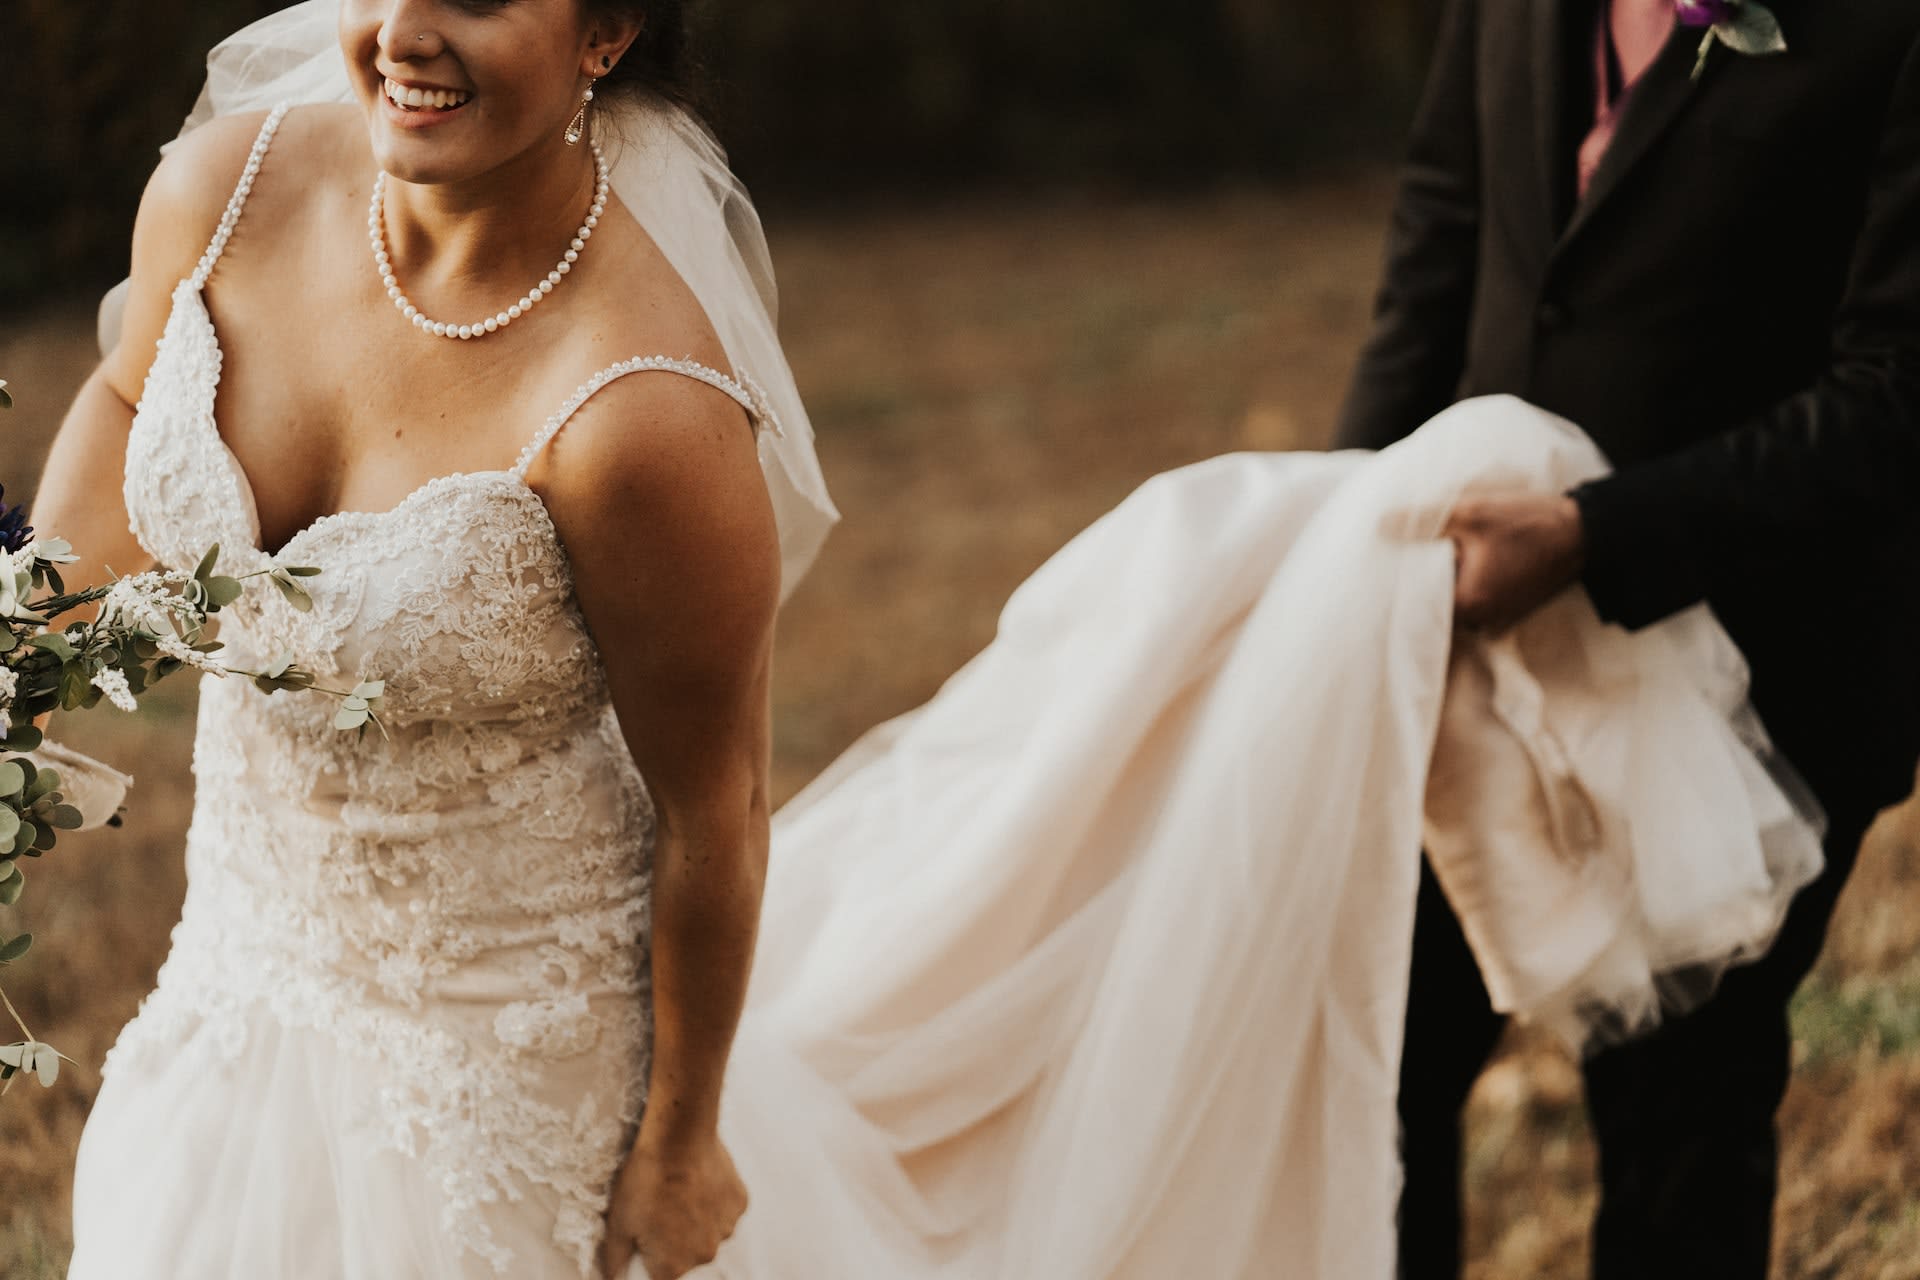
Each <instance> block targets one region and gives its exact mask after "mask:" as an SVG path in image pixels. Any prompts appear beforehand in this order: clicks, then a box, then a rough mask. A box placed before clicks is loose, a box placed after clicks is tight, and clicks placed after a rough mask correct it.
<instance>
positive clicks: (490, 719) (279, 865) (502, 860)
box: [108, 108, 764, 1275]
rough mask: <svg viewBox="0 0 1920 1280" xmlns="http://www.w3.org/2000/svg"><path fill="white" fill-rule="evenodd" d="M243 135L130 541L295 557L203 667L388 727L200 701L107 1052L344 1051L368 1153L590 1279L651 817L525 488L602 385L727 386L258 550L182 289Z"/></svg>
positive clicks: (628, 1060)
mask: <svg viewBox="0 0 1920 1280" xmlns="http://www.w3.org/2000/svg"><path fill="white" fill-rule="evenodd" d="M284 110H285V109H284V108H282V109H279V110H276V111H275V112H274V113H273V114H272V115H271V116H270V117H269V118H268V120H267V122H266V124H265V126H264V127H263V128H262V130H261V132H260V136H259V139H258V141H257V142H256V144H255V146H254V150H253V153H252V155H251V156H250V157H249V160H248V164H247V168H246V171H245V173H244V175H243V177H242V178H241V180H240V185H239V187H238V189H237V190H236V191H235V193H234V197H233V201H232V203H231V204H230V205H229V208H228V212H227V216H226V217H225V218H224V219H223V220H222V222H221V227H220V231H219V233H218V234H217V235H216V236H215V238H214V241H213V243H212V245H211V246H209V248H208V251H207V254H206V256H205V257H204V258H203V259H202V260H201V262H200V265H199V267H198V269H196V271H195V272H194V273H193V275H191V276H189V277H188V278H187V279H185V280H183V281H181V283H180V285H179V286H178V288H177V289H176V290H175V291H174V294H173V306H172V311H171V314H170V315H169V317H168V320H167V324H166V329H165V332H164V336H163V337H162V338H161V339H160V342H159V346H158V350H157V352H156V354H155V358H154V362H153V365H152V367H151V370H150V372H149V373H148V377H147V382H146V387H145V390H144V393H143V395H142V399H141V402H140V405H139V406H138V410H137V413H136V415H135V418H134V423H133V429H132V434H131V436H130V438H129V442H128V450H127V472H126V502H127V510H128V513H129V516H130V518H131V522H132V527H133V531H134V533H135V534H136V535H137V536H138V537H139V539H140V542H141V544H142V545H143V546H144V547H145V548H146V549H147V550H148V552H149V553H151V554H152V555H153V556H155V557H156V558H157V559H158V560H159V561H160V562H161V563H162V564H165V565H168V566H175V567H191V566H192V565H193V564H194V563H195V562H196V561H197V560H198V558H199V557H200V556H201V555H202V554H203V553H204V552H205V550H206V549H207V548H208V547H209V546H211V545H212V544H214V543H218V544H219V545H220V547H221V549H222V553H221V571H222V572H225V573H231V574H244V573H250V572H254V571H256V570H260V569H264V568H267V567H269V566H271V565H272V564H274V563H275V562H276V560H277V561H278V562H279V563H282V564H288V565H300V564H307V565H314V566H318V567H319V568H320V569H321V570H322V572H321V573H320V575H319V576H317V577H313V578H307V579H304V580H303V585H305V586H307V588H308V589H309V591H310V594H311V596H312V600H313V607H312V609H311V611H309V612H304V613H303V612H299V611H296V610H295V609H294V608H293V607H292V606H291V605H290V604H289V603H288V602H287V601H286V600H285V599H283V598H282V597H281V596H280V595H279V593H277V592H275V591H273V590H271V589H270V588H269V589H254V590H250V591H249V592H248V593H247V594H246V595H245V596H244V597H243V598H242V599H241V601H239V602H238V603H237V604H236V605H233V606H230V607H229V608H228V609H226V610H224V611H223V612H222V615H221V617H222V619H223V623H222V631H221V639H222V640H223V641H225V642H226V645H227V649H226V651H225V652H224V653H223V654H222V657H223V658H225V659H227V660H228V661H229V662H230V664H231V665H234V666H238V667H255V668H256V669H257V665H260V664H264V663H266V662H269V661H271V660H273V659H275V658H277V657H279V656H282V655H287V654H290V655H291V656H292V657H293V659H294V660H296V661H298V662H299V663H301V664H303V665H305V666H307V667H309V668H310V669H312V670H313V671H315V672H317V673H319V675H320V676H321V680H320V683H321V684H322V685H325V686H328V687H335V688H342V687H351V686H352V685H353V684H354V683H356V682H357V681H360V680H382V681H384V682H385V696H384V702H383V709H382V712H381V718H382V720H383V722H384V724H385V727H386V730H387V734H388V735H390V736H383V735H381V734H380V733H377V732H372V731H368V732H366V733H365V734H363V735H359V736H356V735H355V734H354V733H352V732H342V731H340V730H337V729H335V728H334V727H333V717H334V714H335V711H336V704H335V703H334V701H333V700H332V699H330V698H326V697H324V696H320V695H302V694H280V695H277V696H269V695H266V694H263V693H261V692H259V691H258V690H257V689H255V688H254V687H253V686H252V685H251V684H250V683H248V682H246V681H243V680H238V679H219V678H215V677H212V676H209V677H207V678H206V679H205V681H204V682H203V688H202V701H201V712H200V724H199V730H198V735H197V739H196V743H195V748H194V761H193V767H194V773H195V778H196V787H197V793H196V799H195V806H194V816H193V822H192V826H191V829H190V831H189V833H188V837H187V868H188V878H189V888H188V894H187V901H186V905H185V908H184V911H183V915H182V919H181V922H180V924H179V926H178V927H177V928H176V930H175V932H174V937H173V947H172V950H171V952H170V954H169V957H168V959H167V962H166V964H165V967H164V968H163V969H162V971H161V976H160V980H159V984H158V987H157V989H156V990H155V992H154V993H153V994H152V995H151V996H150V997H149V998H148V1000H147V1001H146V1003H145V1004H143V1006H142V1009H141V1012H140V1015H139V1016H138V1018H136V1020H135V1021H134V1022H133V1023H132V1024H130V1025H129V1027H128V1029H127V1031H126V1032H125V1033H124V1034H123V1035H122V1037H121V1040H120V1042H119V1043H118V1044H117V1045H116V1047H115V1049H114V1051H113V1053H112V1055H111V1056H110V1058H109V1062H108V1069H109V1070H111V1071H122V1070H138V1069H139V1062H140V1060H141V1058H142V1057H143V1055H148V1054H164V1053H166V1052H167V1051H168V1049H169V1046H170V1045H172V1044H175V1043H177V1042H178V1041H179V1040H180V1038H181V1037H182V1036H183V1035H184V1034H185V1032H186V1031H187V1030H189V1029H192V1028H194V1027H196V1026H199V1025H200V1024H202V1023H205V1022H211V1023H213V1024H214V1025H215V1027H216V1028H217V1030H218V1033H219V1035H220V1037H221V1038H222V1040H223V1042H224V1043H225V1044H226V1045H227V1047H228V1050H229V1052H230V1053H232V1054H237V1053H238V1052H239V1050H240V1048H241V1046H242V1045H243V1044H244V1037H245V1034H246V1027H247V1019H248V1018H249V1017H252V1016H257V1015H258V1013H259V1011H260V1010H261V1009H262V1008H265V1009H268V1010H270V1011H271V1013H272V1014H273V1016H275V1017H277V1018H278V1019H280V1020H281V1021H283V1022H285V1023H287V1024H289V1025H296V1026H303V1027H313V1028H319V1029H321V1030H323V1031H326V1032H328V1033H330V1034H332V1035H334V1036H336V1037H338V1038H340V1039H341V1040H342V1041H343V1042H350V1043H352V1044H354V1045H356V1046H358V1047H359V1049H360V1050H362V1051H364V1052H365V1053H366V1054H367V1055H369V1057H370V1058H371V1059H373V1060H376V1061H377V1063H378V1065H379V1067H380V1069H381V1078H383V1079H386V1080H390V1081H394V1082H397V1083H394V1084H392V1085H391V1086H388V1087H383V1088H382V1089H380V1090H379V1091H378V1094H377V1096H371V1097H369V1098H368V1099H367V1107H366V1114H365V1117H364V1119H365V1124H366V1126H367V1128H368V1131H369V1133H371V1134H374V1135H376V1136H377V1138H378V1140H379V1141H382V1142H384V1143H388V1144H390V1145H392V1146H393V1147H395V1148H398V1149H400V1150H403V1151H406V1152H408V1153H411V1154H413V1155H415V1156H416V1157H418V1158H420V1159H422V1160H424V1161H426V1162H428V1165H429V1167H430V1168H431V1170H432V1172H433V1173H434V1175H435V1178H436V1181H437V1182H438V1184H439V1186H440V1187H441V1189H442V1190H443V1192H444V1194H445V1217H446V1223H445V1225H446V1228H447V1230H448V1231H449V1232H451V1233H454V1234H456V1236H457V1237H458V1238H460V1239H462V1240H464V1241H466V1242H467V1243H468V1244H469V1245H470V1247H471V1248H473V1249H474V1250H476V1251H477V1252H479V1253H480V1254H481V1255H482V1256H484V1257H486V1258H488V1259H489V1260H490V1261H491V1262H492V1263H493V1266H494V1268H495V1270H497V1271H498V1272H500V1273H502V1274H507V1273H509V1272H512V1270H513V1262H514V1260H513V1258H512V1256H511V1254H510V1253H509V1251H508V1250H506V1249H505V1248H504V1247H502V1246H500V1245H498V1244H497V1243H495V1242H494V1241H492V1240H490V1239H489V1237H488V1234H487V1231H486V1228H485V1226H484V1223H482V1222H481V1221H480V1220H479V1216H478V1214H477V1213H476V1210H477V1208H478V1206H480V1205H482V1204H484V1203H486V1202H489V1201H492V1200H495V1199H497V1198H500V1197H512V1198H519V1197H520V1196H521V1195H522V1194H523V1193H525V1192H526V1191H527V1190H528V1189H529V1188H543V1189H544V1192H543V1194H544V1193H551V1194H554V1195H556V1196H557V1197H558V1199H559V1202H560V1206H561V1207H560V1211H559V1216H558V1219H557V1224H556V1228H555V1233H556V1243H558V1244H559V1245H561V1246H562V1247H563V1248H564V1249H565V1250H566V1251H567V1252H568V1254H569V1255H570V1256H571V1257H573V1258H574V1259H576V1260H577V1262H578V1264H579V1266H580V1269H581V1273H582V1274H583V1275H585V1274H587V1273H588V1270H589V1268H590V1267H591V1265H592V1260H593V1251H594V1248H595V1246H596V1244H597V1242H598V1238H599V1233H600V1229H601V1215H602V1213H603V1211H604V1206H605V1197H606V1194H607V1190H608V1186H609V1183H610V1179H611V1177H612V1175H613V1173H614V1172H615V1171H616V1169H617V1167H618V1164H619V1161H620V1159H621V1157H622V1155H623V1154H624V1143H625V1141H626V1140H627V1139H628V1138H629V1137H630V1134H631V1129H632V1126H633V1125H634V1124H636V1123H637V1120H638V1116H639V1112H640V1108H641V1105H642V1102H643V1092H644V1086H645V1080H646V1069H647V1055H648V1044H649V1025H650V1019H649V1016H648V994H649V981H648V953H647V948H646V940H647V936H648V927H649V916H648V883H649V862H650V853H651V848H652V834H653V820H652V809H651V805H650V802H649V799H648V796H647V791H646V787H645V785H644V784H643V782H642V780H641V778H640V777H639V775H638V773H637V772H636V770H635V768H634V766H633V763H632V760H631V757H630V756H629V754H628V752H627V749H626V746H625V742H624V739H623V738H622V736H621V734H620V730H619V726H618V725H617V723H616V721H615V718H614V715H613V711H612V708H611V706H610V704H609V701H608V696H607V691H606V685H605V680H604V677H603V672H602V669H601V666H600V662H599V658H598V655H597V653H596V652H595V650H594V647H593V644H592V641H591V639H590V637H589V635H588V633H587V630H586V626H585V624H584V622H583V620H582V617H581V615H580V612H579V609H578V607H577V606H576V603H575V601H574V598H573V593H572V585H571V576H570V573H569V569H568V564H567V560H566V556H565V554H564V551H563V549H562V548H561V546H560V543H559V541H558V539H557V536H556V534H555V531H554V528H553V525H552V523H551V521H550V520H549V519H548V517H547V513H546V509H545V507H544V506H543V505H542V502H541V500H540V498H539V496H538V495H537V494H536V493H535V492H534V491H533V490H532V489H530V488H529V487H528V486H527V483H526V480H525V475H526V471H527V468H528V466H529V465H530V464H531V462H532V461H533V459H534V457H535V456H536V455H537V453H538V451H539V449H540V448H541V447H543V446H544V444H545V443H546V442H547V441H548V440H550V439H551V438H552V437H553V435H554V434H555V433H556V432H558V431H559V430H560V429H561V428H562V427H563V426H564V425H565V423H566V421H567V419H568V417H569V416H571V414H572V413H573V412H574V411H575V410H576V409H577V408H578V407H579V406H580V405H581V404H582V403H584V402H585V401H586V399H587V398H589V397H590V396H591V395H592V394H594V392H596V391H597V390H599V388H600V387H602V386H604V385H606V384H607V383H608V382H611V381H613V380H614V379H615V378H619V377H623V376H626V375H628V374H633V373H639V372H645V371H667V372H672V373H675V374H680V375H684V376H688V377H694V378H698V379H700V380H701V381H704V382H707V383H709V384H710V385H712V386H715V387H716V388H718V389H720V390H722V391H724V392H725V393H726V394H728V395H730V396H733V397H734V398H735V399H736V400H738V401H739V402H740V403H741V404H742V405H743V406H744V407H746V408H747V409H748V411H749V413H750V414H753V415H755V421H756V425H759V423H760V422H761V421H763V420H764V419H763V416H762V415H761V414H760V413H759V410H758V397H756V396H755V395H754V393H753V392H752V391H750V390H749V389H748V387H749V386H750V385H751V384H745V385H743V384H742V383H738V382H736V381H735V380H733V379H732V378H730V377H728V376H727V375H724V374H721V373H718V372H717V371H714V370H711V369H707V368H705V367H703V366H699V365H696V364H693V363H691V362H687V361H676V360H669V359H665V358H661V357H648V358H644V359H638V360H633V361H628V362H624V363H622V364H620V365H616V366H614V367H613V368H611V369H608V370H604V371H602V372H601V373H600V374H598V375H596V376H595V377H594V378H593V379H591V380H590V381H589V382H588V383H587V384H586V385H584V386H583V387H582V388H581V389H580V390H579V391H578V392H577V393H576V394H575V395H574V396H573V397H572V398H570V399H569V401H568V402H567V403H566V404H565V405H563V406H562V407H561V409H560V411H559V412H558V413H556V414H555V415H554V416H553V417H552V418H550V419H548V421H547V422H546V424H545V425H544V426H543V427H540V428H539V430H538V431H537V432H535V433H533V435H532V439H531V440H530V443H529V445H528V447H527V449H526V450H525V451H524V452H523V453H522V454H521V456H520V458H519V459H518V461H517V462H516V463H515V465H514V466H513V467H511V468H509V469H505V470H495V471H475V472H471V473H465V474H456V475H450V476H444V477H441V478H438V479H434V480H430V481H428V482H427V483H425V484H423V485H421V486H420V487H419V488H418V489H416V490H414V491H413V492H412V493H411V494H409V495H408V496H407V497H406V498H404V499H403V500H402V501H401V502H400V503H399V504H398V505H397V506H395V507H394V508H392V509H391V510H388V511H382V512H341V513H337V514H334V515H329V516H326V517H323V518H322V519H319V520H316V521H315V522H314V523H312V524H311V525H309V526H307V527H306V528H304V529H302V530H300V531H299V532H298V533H297V534H295V535H294V536H293V538H292V539H291V540H290V541H289V542H288V544H287V546H286V547H284V548H283V549H282V550H281V552H280V553H279V555H278V557H274V556H269V555H268V554H267V553H266V552H265V551H263V550H262V549H261V547H260V528H259V522H258V517H257V514H256V511H255V507H254V501H253V495H252V490H251V488H250V487H249V484H248V481H247V477H246V475H245V474H244V472H243V471H242V470H241V468H240V465H239V463H238V461H237V459H236V458H235V456H234V455H233V453H232V452H231V451H230V450H229V449H228V448H227V447H226V445H225V443H224V442H223V441H222V439H221V437H220V434H219V431H218V428H217V424H216V422H215V419H214V403H215V391H216V389H217V386H218V382H219V377H220V362H221V349H220V342H219V338H218V336H217V335H216V333H215V331H214V327H213V324H212V321H211V318H210V316H209V314H208V311H207V308H206V306H205V303H204V301H203V298H202V290H203V289H204V288H205V286H206V283H207V280H208V277H209V276H210V274H211V273H212V271H213V268H214V266H215V264H216V263H217V262H218V260H219V256H220V252H221V250H222V249H223V248H224V245H225V242H226V239H227V237H228V235H229V234H230V233H231V231H232V228H233V225H234V224H235V223H236V222H237V220H238V218H239V216H240V212H241V209H242V207H243V205H244V202H245V199H246V196H247V194H248V192H249V190H250V189H251V186H252V184H253V182H254V180H255V178H256V176H257V175H258V173H259V172H260V170H261V167H262V162H263V160H264V158H265V156H266V154H267V148H268V146H269V145H270V143H271V140H272V137H273V134H274V131H275V129H276V128H277V126H278V125H279V122H280V120H281V118H282V116H283V115H284Z"/></svg>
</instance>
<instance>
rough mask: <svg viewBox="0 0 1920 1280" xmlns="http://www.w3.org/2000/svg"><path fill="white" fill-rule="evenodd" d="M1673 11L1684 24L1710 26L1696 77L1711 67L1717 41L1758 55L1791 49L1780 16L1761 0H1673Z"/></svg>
mask: <svg viewBox="0 0 1920 1280" xmlns="http://www.w3.org/2000/svg"><path fill="white" fill-rule="evenodd" d="M1673 12H1674V15H1675V16H1676V17H1677V18H1678V19H1679V21H1680V25H1681V26H1683V27H1694V28H1705V29H1706V35H1704V36H1702V37H1701V39H1700V58H1699V60H1698V61H1697V62H1695V63H1694V64H1693V78H1694V79H1695V80H1698V79H1699V78H1700V73H1701V72H1702V71H1705V70H1706V69H1707V57H1708V55H1710V54H1711V53H1712V52H1713V46H1714V45H1716V44H1724V45H1726V46H1727V48H1729V49H1732V50H1733V51H1734V52H1735V53H1744V54H1750V55H1754V56H1759V55H1763V54H1769V53H1785V52H1786V51H1787V38H1786V37H1785V36H1784V35H1782V34H1781V32H1780V20H1779V19H1778V18H1775V17H1774V16H1773V10H1771V9H1769V8H1767V6H1765V5H1764V4H1761V3H1759V0H1673Z"/></svg>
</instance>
